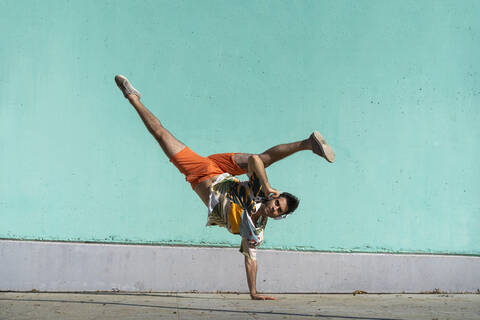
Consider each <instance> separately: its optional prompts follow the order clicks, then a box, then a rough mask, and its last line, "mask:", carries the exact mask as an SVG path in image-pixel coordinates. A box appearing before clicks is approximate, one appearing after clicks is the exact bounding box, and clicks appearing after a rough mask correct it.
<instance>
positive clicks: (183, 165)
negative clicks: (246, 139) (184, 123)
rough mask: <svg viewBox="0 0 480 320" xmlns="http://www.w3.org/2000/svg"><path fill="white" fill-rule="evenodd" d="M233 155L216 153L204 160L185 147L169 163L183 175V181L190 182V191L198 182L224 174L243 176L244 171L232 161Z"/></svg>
mask: <svg viewBox="0 0 480 320" xmlns="http://www.w3.org/2000/svg"><path fill="white" fill-rule="evenodd" d="M234 155H235V153H218V154H212V155H211V156H208V157H207V158H205V157H202V156H199V155H198V154H196V153H195V152H193V151H192V149H190V148H189V147H185V148H184V149H182V151H180V152H178V153H176V154H175V155H174V156H173V157H172V158H171V159H170V161H171V162H172V163H173V164H174V165H175V166H176V167H177V169H178V170H180V172H181V173H183V174H184V175H185V180H187V181H188V182H190V185H191V186H192V189H195V187H196V186H197V185H198V184H199V183H200V182H202V181H205V180H207V179H209V178H211V177H213V176H217V175H220V174H222V173H225V172H228V173H230V174H231V175H232V176H236V175H240V174H244V173H245V170H243V169H242V168H240V167H239V166H238V164H237V163H236V162H235V161H234V160H233V156H234Z"/></svg>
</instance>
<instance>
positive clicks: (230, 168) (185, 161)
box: [115, 75, 335, 300]
mask: <svg viewBox="0 0 480 320" xmlns="http://www.w3.org/2000/svg"><path fill="white" fill-rule="evenodd" d="M115 82H116V83H117V86H118V87H119V88H120V90H121V91H122V93H123V95H124V96H125V98H127V99H128V101H130V104H131V105H132V106H133V107H134V108H135V110H136V111H137V112H138V114H139V115H140V118H141V119H142V120H143V122H144V124H145V126H146V127H147V129H148V131H150V133H151V134H152V135H153V137H154V138H155V139H156V140H157V141H158V143H159V144H160V146H161V147H162V149H163V151H164V152H165V154H166V156H167V157H168V158H169V159H170V161H171V162H172V163H173V164H174V165H175V166H176V167H177V168H178V170H180V172H182V173H183V174H184V175H185V177H186V180H187V181H188V182H189V183H190V184H191V186H192V189H193V190H194V191H195V192H196V193H197V195H198V196H199V197H200V199H202V201H203V202H204V203H205V205H206V206H207V208H208V219H207V225H209V226H213V225H218V226H222V227H225V228H226V229H228V230H229V231H230V232H231V233H234V234H239V235H241V236H242V244H241V247H240V252H242V253H243V254H244V255H245V270H246V273H247V283H248V288H249V290H250V297H251V298H252V299H254V300H273V299H275V298H274V297H269V296H264V295H260V294H258V292H257V290H256V278H257V261H256V247H257V246H258V245H260V243H261V242H262V241H263V230H264V229H265V226H266V223H267V220H268V218H274V219H281V218H285V217H286V216H287V215H288V214H290V213H291V212H293V211H294V210H295V209H296V208H297V206H298V203H299V200H298V199H297V198H296V197H295V196H293V195H292V194H290V193H288V192H283V193H280V191H278V190H276V189H274V188H272V186H271V185H270V183H269V182H268V179H267V174H266V172H265V168H266V167H268V166H270V165H272V164H273V163H275V162H277V161H279V160H281V159H283V158H285V157H287V156H289V155H291V154H293V153H295V152H298V151H301V150H312V151H313V152H314V153H316V154H317V155H319V156H321V157H323V158H325V159H326V160H327V161H329V162H333V161H334V160H335V154H334V152H333V150H332V149H331V148H330V146H329V145H328V144H327V143H326V141H325V140H324V139H323V137H322V136H321V135H320V133H318V132H317V131H315V132H313V133H312V134H311V135H310V137H309V138H308V139H305V140H301V141H297V142H293V143H288V144H281V145H277V146H275V147H272V148H270V149H268V150H266V151H265V152H263V153H261V154H249V153H222V154H214V155H211V156H208V157H206V158H205V157H201V156H199V155H198V154H196V153H195V152H193V151H192V150H191V149H190V148H188V147H187V146H185V145H184V144H183V143H182V142H180V141H179V140H177V139H176V138H175V137H174V136H173V135H172V134H171V133H170V132H169V131H168V130H167V129H165V128H164V127H163V125H162V124H161V123H160V121H159V120H158V119H157V118H156V117H155V116H154V115H153V114H152V113H151V112H150V111H149V110H148V109H147V108H146V107H145V106H144V105H143V104H142V103H141V102H140V93H139V92H138V91H137V90H136V89H135V88H134V87H133V86H132V85H131V84H130V82H129V81H128V80H127V78H125V77H124V76H122V75H117V76H115ZM244 173H247V175H248V176H249V181H244V182H241V181H239V180H238V179H237V178H234V176H236V175H240V174H244Z"/></svg>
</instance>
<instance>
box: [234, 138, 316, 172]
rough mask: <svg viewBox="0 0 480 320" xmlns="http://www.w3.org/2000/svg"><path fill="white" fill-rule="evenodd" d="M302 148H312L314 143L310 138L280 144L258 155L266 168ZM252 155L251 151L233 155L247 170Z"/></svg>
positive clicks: (241, 166) (240, 165)
mask: <svg viewBox="0 0 480 320" xmlns="http://www.w3.org/2000/svg"><path fill="white" fill-rule="evenodd" d="M302 150H312V143H311V141H310V139H305V140H300V141H296V142H292V143H285V144H279V145H276V146H275V147H272V148H270V149H268V150H266V151H264V152H263V153H260V154H258V156H259V157H260V159H261V160H262V161H263V164H264V166H265V168H266V167H268V166H270V165H272V164H274V163H275V162H277V161H279V160H282V159H283V158H285V157H288V156H290V155H292V154H294V153H296V152H298V151H302ZM251 155H252V154H251V153H237V154H235V155H234V156H233V160H234V161H235V162H236V163H237V164H238V165H239V167H240V168H242V169H243V170H245V171H246V170H247V169H248V158H249V157H250V156H251Z"/></svg>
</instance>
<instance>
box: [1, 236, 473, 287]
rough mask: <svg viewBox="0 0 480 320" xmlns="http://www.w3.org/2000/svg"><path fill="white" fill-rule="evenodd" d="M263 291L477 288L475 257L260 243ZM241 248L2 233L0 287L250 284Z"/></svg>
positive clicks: (232, 285)
mask: <svg viewBox="0 0 480 320" xmlns="http://www.w3.org/2000/svg"><path fill="white" fill-rule="evenodd" d="M257 259H258V265H259V271H258V276H257V278H258V279H257V289H258V290H259V291H260V292H272V293H280V292H317V293H328V292H338V293H341V292H352V291H354V290H363V291H367V292H371V293H374V292H377V293H393V292H422V291H431V290H434V289H435V288H438V289H440V290H441V291H447V292H462V291H467V292H475V291H476V290H478V289H480V257H471V256H442V255H413V254H412V255H400V254H398V255H397V254H365V253H362V254H358V253H322V252H292V251H276V250H260V251H259V252H258V254H257ZM243 261H244V258H243V255H242V254H241V253H239V252H238V249H233V248H204V247H169V246H141V245H115V244H83V243H56V242H36V241H13V240H0V290H1V291H8V290H12V291H29V290H32V289H37V290H40V291H97V290H100V291H110V290H121V291H149V290H151V291H157V292H166V291H169V292H172V291H173V292H185V291H193V290H197V291H200V292H215V291H235V292H237V291H239V292H248V288H247V283H246V278H245V270H244V265H243V263H244V262H243Z"/></svg>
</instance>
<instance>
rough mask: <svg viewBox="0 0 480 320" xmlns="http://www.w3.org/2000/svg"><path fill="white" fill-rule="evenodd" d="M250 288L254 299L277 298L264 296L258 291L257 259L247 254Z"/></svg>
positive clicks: (246, 267) (246, 265)
mask: <svg viewBox="0 0 480 320" xmlns="http://www.w3.org/2000/svg"><path fill="white" fill-rule="evenodd" d="M245 270H246V272H247V282H248V289H249V290H250V297H251V298H252V299H253V300H276V299H275V298H274V297H270V296H262V295H260V294H258V293H257V260H254V259H252V258H249V257H247V256H245Z"/></svg>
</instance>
